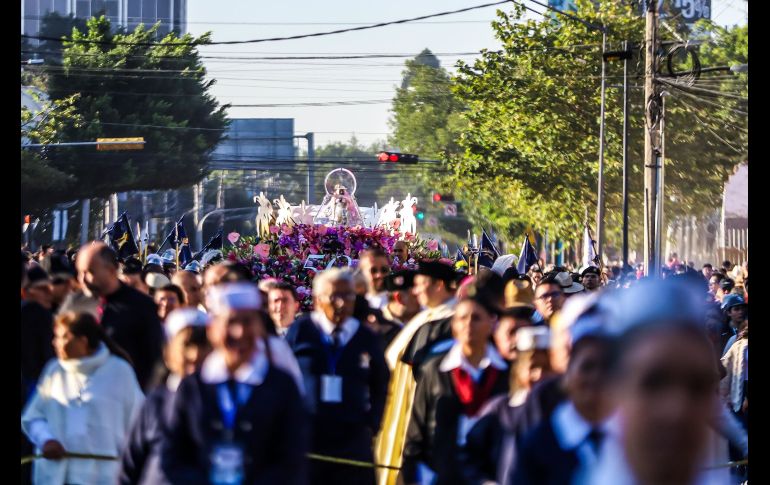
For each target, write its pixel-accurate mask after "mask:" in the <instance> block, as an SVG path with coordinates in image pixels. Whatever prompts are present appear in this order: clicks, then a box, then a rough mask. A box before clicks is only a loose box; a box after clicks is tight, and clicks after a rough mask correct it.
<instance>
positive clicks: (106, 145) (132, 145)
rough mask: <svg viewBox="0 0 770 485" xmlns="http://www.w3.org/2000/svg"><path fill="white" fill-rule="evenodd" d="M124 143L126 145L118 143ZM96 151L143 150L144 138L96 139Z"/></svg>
mask: <svg viewBox="0 0 770 485" xmlns="http://www.w3.org/2000/svg"><path fill="white" fill-rule="evenodd" d="M120 142H126V143H120ZM96 143H97V144H96V149H97V150H100V151H104V150H142V149H143V148H144V137H141V136H137V137H130V138H97V139H96Z"/></svg>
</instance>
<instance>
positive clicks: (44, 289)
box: [21, 264, 54, 396]
mask: <svg viewBox="0 0 770 485" xmlns="http://www.w3.org/2000/svg"><path fill="white" fill-rule="evenodd" d="M51 304H52V298H51V279H50V278H49V276H48V273H46V271H45V270H44V269H43V268H41V267H40V266H39V265H37V264H35V265H34V266H31V267H30V268H28V269H27V278H26V283H25V285H24V287H23V288H22V290H21V378H22V383H23V386H24V388H25V389H24V391H25V393H24V394H25V396H29V393H30V392H32V391H33V390H34V388H35V384H36V383H37V379H38V378H39V377H40V373H41V372H42V371H43V367H44V366H45V364H46V362H48V360H50V359H52V358H53V357H54V349H53V344H52V343H51V342H52V341H53V314H52V313H51Z"/></svg>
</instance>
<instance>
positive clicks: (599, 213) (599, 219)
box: [586, 29, 607, 260]
mask: <svg viewBox="0 0 770 485" xmlns="http://www.w3.org/2000/svg"><path fill="white" fill-rule="evenodd" d="M605 52H607V30H606V29H604V30H602V87H601V91H602V94H601V98H602V101H601V108H600V115H599V116H600V122H599V189H598V192H599V196H598V201H597V204H596V232H597V238H598V242H597V248H596V252H597V256H598V257H599V259H600V260H601V259H602V250H603V248H604V99H605V94H606V91H607V89H606V86H607V81H606V76H605V75H606V71H607V61H606V59H605V58H604V53H605ZM586 221H588V216H587V215H586Z"/></svg>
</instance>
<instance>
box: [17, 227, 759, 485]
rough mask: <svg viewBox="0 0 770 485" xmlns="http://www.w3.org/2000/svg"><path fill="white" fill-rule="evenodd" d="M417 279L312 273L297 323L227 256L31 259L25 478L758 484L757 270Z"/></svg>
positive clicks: (451, 272)
mask: <svg viewBox="0 0 770 485" xmlns="http://www.w3.org/2000/svg"><path fill="white" fill-rule="evenodd" d="M410 258H411V255H410V254H409V248H408V246H407V245H406V244H397V245H396V246H395V248H394V251H393V252H392V253H390V254H389V253H387V252H385V251H383V250H382V249H378V248H370V249H366V250H364V251H362V252H361V253H360V255H359V258H358V261H357V264H356V265H355V267H354V268H331V269H327V270H324V271H321V272H319V273H318V274H317V275H316V276H315V277H314V279H313V288H312V296H313V309H312V310H311V311H310V312H307V313H301V312H300V309H301V305H300V298H299V297H298V294H297V289H296V288H295V287H294V286H292V285H291V284H290V283H288V282H286V281H283V280H281V279H277V278H276V279H263V280H261V281H254V276H253V272H252V270H251V269H250V268H249V267H247V266H245V265H242V264H239V263H237V262H234V261H229V260H226V259H224V258H222V254H221V252H220V251H216V250H214V251H209V252H207V253H206V254H204V255H203V257H202V258H201V260H200V262H197V261H196V262H194V264H193V263H191V264H188V265H187V266H185V267H184V268H178V267H177V265H176V264H174V262H173V261H168V260H164V259H163V258H160V257H158V256H157V255H151V256H149V257H147V261H146V263H145V264H143V263H142V261H140V260H139V259H135V258H127V259H123V260H120V259H119V258H118V256H117V253H116V252H115V251H114V250H113V249H112V248H111V247H109V246H108V245H106V244H104V243H102V242H93V243H91V244H88V245H85V246H83V247H82V248H80V249H79V250H75V251H69V252H65V251H61V250H59V251H54V250H53V249H52V248H47V247H44V248H42V249H41V251H39V252H38V253H36V254H30V253H27V252H25V251H22V274H21V298H22V301H21V360H22V362H21V406H22V412H21V431H22V433H21V454H22V456H23V457H24V456H27V455H35V454H36V455H39V456H37V457H36V458H35V459H34V460H33V461H32V466H31V467H30V466H28V465H26V466H22V480H27V481H29V480H31V481H32V483H37V484H81V485H85V484H114V483H119V484H135V483H143V484H164V483H171V484H197V483H201V484H203V483H212V484H255V483H271V484H292V483H297V484H303V483H313V484H322V483H323V484H325V483H329V484H348V483H350V484H359V483H361V484H364V483H366V484H371V483H378V484H395V483H404V484H413V483H437V484H479V485H481V484H493V483H497V484H569V483H579V484H613V485H614V484H641V483H650V484H701V483H714V484H717V483H719V484H725V483H740V482H742V481H744V480H747V474H748V467H747V466H746V465H745V463H746V462H747V461H746V460H747V458H748V433H747V422H748V264H744V265H743V266H742V267H741V266H737V267H736V266H734V265H733V264H731V263H730V262H728V261H725V262H724V263H723V264H722V265H721V267H719V268H714V267H712V266H711V265H708V264H707V265H704V266H703V268H702V269H701V270H696V269H695V268H694V267H693V266H692V265H688V264H686V263H684V262H680V261H678V259H677V258H676V256H675V255H674V256H673V257H672V258H671V259H670V260H669V264H668V265H666V268H665V271H664V272H663V276H664V277H663V278H647V277H644V274H643V272H640V271H638V270H637V269H632V268H628V271H624V270H622V269H621V268H619V267H613V268H600V267H597V266H589V265H586V266H584V267H582V268H580V269H576V270H575V271H571V270H570V268H566V267H561V266H554V265H549V266H544V265H542V264H540V263H536V264H533V265H531V266H530V267H529V268H527V270H526V272H525V273H520V272H519V271H518V270H517V268H516V266H515V265H513V264H512V263H511V264H510V265H496V266H494V267H492V268H486V267H479V268H478V269H476V268H473V271H471V273H472V274H470V275H469V274H468V268H467V265H466V264H463V263H462V262H459V261H458V262H457V263H458V264H453V263H452V262H447V261H444V260H430V261H429V260H421V261H415V262H414V264H413V265H407V269H400V268H403V267H404V266H403V265H394V260H395V259H397V260H398V261H410ZM394 268H399V269H397V270H394ZM728 462H739V463H744V464H742V465H740V466H726V465H727V464H728Z"/></svg>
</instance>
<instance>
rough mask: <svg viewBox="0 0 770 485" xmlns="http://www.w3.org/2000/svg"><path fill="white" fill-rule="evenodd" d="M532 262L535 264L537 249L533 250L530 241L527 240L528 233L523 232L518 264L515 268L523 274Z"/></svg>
mask: <svg viewBox="0 0 770 485" xmlns="http://www.w3.org/2000/svg"><path fill="white" fill-rule="evenodd" d="M533 264H537V251H535V247H534V246H532V243H530V242H529V235H527V234H525V235H524V245H523V246H522V247H521V254H520V255H519V264H517V265H516V270H517V271H518V272H519V273H521V274H525V273H526V272H527V271H529V268H530V267H531V266H532V265H533Z"/></svg>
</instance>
